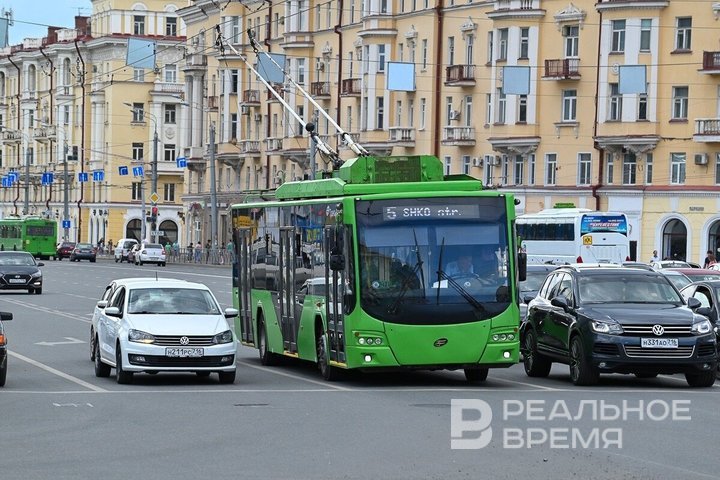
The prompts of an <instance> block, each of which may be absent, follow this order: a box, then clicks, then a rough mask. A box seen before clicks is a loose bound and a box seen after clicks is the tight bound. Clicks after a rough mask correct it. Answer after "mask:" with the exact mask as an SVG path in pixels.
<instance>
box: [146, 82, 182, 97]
mask: <svg viewBox="0 0 720 480" xmlns="http://www.w3.org/2000/svg"><path fill="white" fill-rule="evenodd" d="M184 89H185V85H183V84H182V83H170V82H155V83H154V84H153V90H152V91H153V93H166V94H169V95H182V93H183V91H184Z"/></svg>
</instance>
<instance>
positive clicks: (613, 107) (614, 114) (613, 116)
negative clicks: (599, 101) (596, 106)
mask: <svg viewBox="0 0 720 480" xmlns="http://www.w3.org/2000/svg"><path fill="white" fill-rule="evenodd" d="M620 119H622V95H621V94H620V88H619V87H618V84H617V83H611V84H610V112H609V115H608V120H610V121H614V122H617V121H620Z"/></svg>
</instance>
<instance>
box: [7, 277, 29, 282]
mask: <svg viewBox="0 0 720 480" xmlns="http://www.w3.org/2000/svg"><path fill="white" fill-rule="evenodd" d="M9 282H10V283H25V280H24V279H22V278H11V279H10V280H9Z"/></svg>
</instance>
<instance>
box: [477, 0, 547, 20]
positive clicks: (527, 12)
mask: <svg viewBox="0 0 720 480" xmlns="http://www.w3.org/2000/svg"><path fill="white" fill-rule="evenodd" d="M544 15H545V10H542V9H541V8H540V0H496V1H495V9H494V10H492V11H490V12H488V13H487V16H488V18H490V19H492V20H502V19H510V18H513V19H514V18H542V17H543V16H544Z"/></svg>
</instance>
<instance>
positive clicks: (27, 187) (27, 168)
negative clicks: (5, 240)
mask: <svg viewBox="0 0 720 480" xmlns="http://www.w3.org/2000/svg"><path fill="white" fill-rule="evenodd" d="M23 213H24V214H25V215H30V148H29V147H28V146H27V144H26V146H25V212H23Z"/></svg>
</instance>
